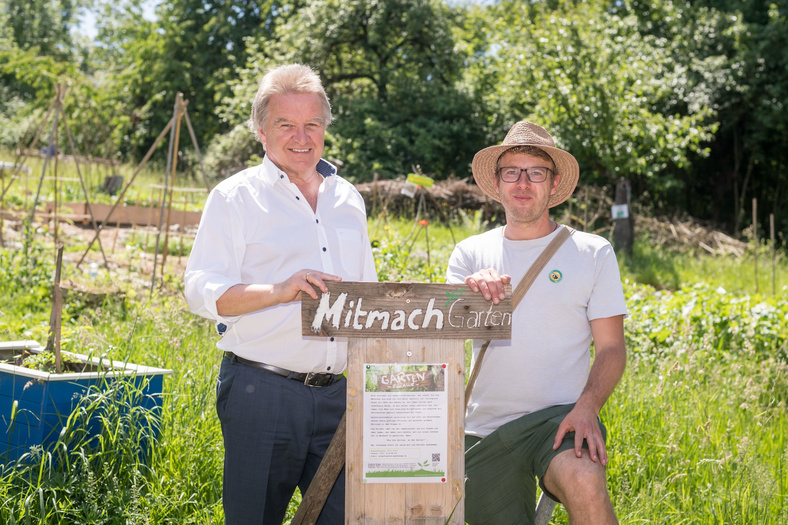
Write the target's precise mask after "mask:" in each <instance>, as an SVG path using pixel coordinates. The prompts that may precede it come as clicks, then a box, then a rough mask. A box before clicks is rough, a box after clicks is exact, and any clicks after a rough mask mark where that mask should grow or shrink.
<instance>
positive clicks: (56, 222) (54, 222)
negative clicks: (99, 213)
mask: <svg viewBox="0 0 788 525" xmlns="http://www.w3.org/2000/svg"><path fill="white" fill-rule="evenodd" d="M62 103H63V101H62V100H61V101H60V104H61V105H62ZM60 112H61V113H63V122H65V121H66V114H65V112H64V111H63V109H62V107H61V109H60ZM59 139H60V136H59V134H58V128H57V127H55V150H54V151H52V150H51V149H50V150H49V151H47V154H49V153H52V154H53V155H54V156H55V158H54V161H53V168H54V169H53V173H52V179H53V180H52V185H53V193H54V195H53V197H52V200H53V202H54V209H53V211H54V213H53V216H52V227H53V229H54V232H53V239H54V241H55V246H57V245H58V239H57V230H58V226H59V224H60V214H59V213H58V208H59V207H60V199H58V188H59V187H61V186H59V185H58V180H57V168H58V164H59V162H58V159H59V158H60V146H59V145H60V140H59ZM33 211H34V212H35V210H33Z"/></svg>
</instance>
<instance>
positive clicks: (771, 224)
mask: <svg viewBox="0 0 788 525" xmlns="http://www.w3.org/2000/svg"><path fill="white" fill-rule="evenodd" d="M769 239H770V240H771V241H772V295H774V294H775V293H777V287H776V282H775V271H776V270H775V263H776V257H777V254H776V253H775V250H774V214H773V213H770V214H769Z"/></svg>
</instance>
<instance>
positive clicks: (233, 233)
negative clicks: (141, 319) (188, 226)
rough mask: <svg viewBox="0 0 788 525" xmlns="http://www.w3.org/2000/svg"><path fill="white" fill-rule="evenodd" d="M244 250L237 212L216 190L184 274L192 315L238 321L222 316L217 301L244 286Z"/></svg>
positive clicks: (201, 222) (207, 207)
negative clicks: (235, 286)
mask: <svg viewBox="0 0 788 525" xmlns="http://www.w3.org/2000/svg"><path fill="white" fill-rule="evenodd" d="M244 250H245V243H244V241H243V233H242V231H241V224H240V218H239V216H238V214H237V210H235V209H234V207H233V206H231V205H230V204H229V203H228V200H227V198H226V196H225V195H223V194H222V193H221V192H220V191H218V190H217V189H214V190H213V191H212V192H211V194H210V195H209V196H208V200H207V201H206V203H205V208H204V209H203V213H202V218H201V219H200V227H199V228H198V230H197V236H196V237H195V239H194V245H193V247H192V251H191V255H190V256H189V262H188V264H187V265H186V272H185V274H184V293H185V295H186V302H187V303H188V305H189V309H190V310H191V311H192V313H195V314H197V315H200V316H202V317H206V318H208V319H214V320H217V321H221V322H224V323H228V324H229V323H232V322H233V321H234V320H236V319H237V317H222V316H220V315H219V313H218V312H217V308H216V301H218V300H219V298H220V297H221V296H222V295H223V294H224V293H225V292H226V291H227V290H228V289H230V288H231V287H232V286H234V285H236V284H239V283H241V265H240V261H242V260H243V256H244Z"/></svg>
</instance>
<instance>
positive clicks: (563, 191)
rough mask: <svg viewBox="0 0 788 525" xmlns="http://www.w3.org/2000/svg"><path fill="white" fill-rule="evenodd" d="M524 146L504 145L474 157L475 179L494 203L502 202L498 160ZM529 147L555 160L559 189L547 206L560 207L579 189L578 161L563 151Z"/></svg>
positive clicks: (538, 146)
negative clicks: (496, 180)
mask: <svg viewBox="0 0 788 525" xmlns="http://www.w3.org/2000/svg"><path fill="white" fill-rule="evenodd" d="M522 145H523V144H503V145H498V146H490V147H489V148H484V149H483V150H481V151H479V152H478V153H477V154H476V155H474V156H473V163H472V164H471V170H472V171H473V179H474V180H475V181H476V184H477V185H478V186H479V188H481V190H482V191H483V192H484V194H485V195H487V196H488V197H490V198H491V199H493V200H494V201H498V202H501V198H500V197H499V196H498V188H497V187H496V185H495V170H496V169H497V165H498V159H499V158H500V157H501V155H503V153H504V152H505V151H506V150H510V149H512V148H516V147H518V146H522ZM527 145H528V146H533V147H535V148H539V149H540V150H542V151H544V152H545V153H547V154H548V155H550V158H551V159H553V163H554V164H555V171H556V173H557V174H558V175H559V179H558V187H557V188H556V189H555V193H553V194H552V195H551V196H550V200H549V201H548V203H547V206H548V207H549V208H552V207H554V206H558V205H559V204H561V203H562V202H564V201H565V200H566V199H568V198H569V197H571V196H572V193H574V191H575V187H577V181H578V179H579V178H580V167H579V166H578V164H577V160H576V159H575V158H574V156H572V154H571V153H568V152H566V151H564V150H562V149H558V148H553V147H550V146H542V145H536V144H527Z"/></svg>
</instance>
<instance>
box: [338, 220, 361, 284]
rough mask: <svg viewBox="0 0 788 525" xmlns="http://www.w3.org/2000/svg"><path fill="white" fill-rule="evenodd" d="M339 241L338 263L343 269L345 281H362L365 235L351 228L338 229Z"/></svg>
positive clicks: (342, 274)
mask: <svg viewBox="0 0 788 525" xmlns="http://www.w3.org/2000/svg"><path fill="white" fill-rule="evenodd" d="M336 232H337V241H338V242H339V253H340V255H339V257H337V259H338V262H339V264H340V266H341V268H342V270H343V271H342V273H341V276H342V278H343V279H348V280H351V281H360V280H361V278H362V269H363V268H364V257H365V254H366V252H365V250H364V246H363V243H364V235H363V234H362V233H361V232H360V231H359V230H353V229H350V228H337V230H336Z"/></svg>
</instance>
